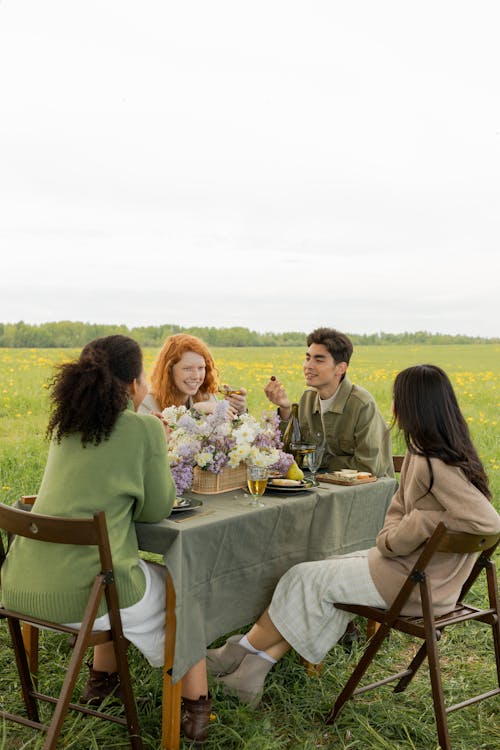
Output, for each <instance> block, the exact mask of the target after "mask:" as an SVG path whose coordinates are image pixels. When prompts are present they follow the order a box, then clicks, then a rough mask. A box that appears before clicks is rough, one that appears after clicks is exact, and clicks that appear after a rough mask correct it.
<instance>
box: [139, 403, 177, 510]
mask: <svg viewBox="0 0 500 750" xmlns="http://www.w3.org/2000/svg"><path fill="white" fill-rule="evenodd" d="M141 421H143V422H144V425H145V430H146V450H145V452H144V468H143V485H144V492H143V495H142V497H140V498H137V503H136V506H135V512H134V521H141V522H142V523H156V522H158V521H161V520H162V518H166V516H168V515H169V514H170V511H171V510H172V506H173V504H174V500H175V494H176V493H175V484H174V480H173V479H172V474H171V473H170V468H169V465H168V454H167V441H166V438H165V431H164V429H163V426H162V424H161V422H160V420H159V419H157V418H156V417H150V416H144V417H143V418H142V420H141Z"/></svg>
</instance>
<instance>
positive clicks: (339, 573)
mask: <svg viewBox="0 0 500 750" xmlns="http://www.w3.org/2000/svg"><path fill="white" fill-rule="evenodd" d="M367 556H368V550H361V551H359V552H352V553H350V554H347V555H339V556H337V557H330V558H328V559H327V560H319V561H318V562H306V563H299V565H294V566H293V568H290V570H288V571H287V572H286V573H285V575H284V576H282V577H281V578H280V580H279V581H278V585H277V586H276V589H275V592H274V594H273V598H272V600H271V604H270V606H269V616H270V618H271V620H272V622H273V624H274V626H275V627H276V628H277V629H278V630H279V632H280V633H281V635H282V636H283V638H284V639H285V640H286V641H288V643H289V644H290V645H291V646H292V648H294V649H295V651H297V652H298V653H299V654H300V655H301V656H302V657H304V659H307V661H310V662H311V663H313V664H318V663H319V662H321V661H323V659H324V657H325V656H326V654H327V653H328V652H329V651H330V649H331V648H332V647H333V646H334V645H335V644H336V643H337V641H338V640H339V638H341V637H342V635H343V634H344V632H345V629H346V627H347V624H348V623H349V622H350V621H351V620H352V619H353V617H354V615H352V614H350V613H349V612H343V611H342V610H340V609H336V607H335V603H337V602H338V603H339V604H340V603H342V604H347V603H351V604H369V605H370V606H373V607H381V608H383V609H385V608H387V604H386V602H385V601H384V600H383V599H382V597H381V596H380V594H379V593H378V590H377V589H376V588H375V584H374V583H373V581H372V578H371V576H370V571H369V568H368V557H367Z"/></svg>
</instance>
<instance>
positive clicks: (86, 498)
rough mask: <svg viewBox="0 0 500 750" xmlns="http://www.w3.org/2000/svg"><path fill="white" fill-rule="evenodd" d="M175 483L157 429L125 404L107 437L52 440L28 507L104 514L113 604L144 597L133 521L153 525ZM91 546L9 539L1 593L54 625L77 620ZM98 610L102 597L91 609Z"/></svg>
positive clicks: (95, 564) (94, 559) (91, 563)
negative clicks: (115, 594)
mask: <svg viewBox="0 0 500 750" xmlns="http://www.w3.org/2000/svg"><path fill="white" fill-rule="evenodd" d="M174 498H175V485H174V482H173V480H172V477H171V474H170V469H169V467H168V459H167V446H166V440H165V433H164V430H163V427H162V425H161V423H160V421H159V420H158V419H157V418H156V417H153V416H149V415H142V414H136V413H135V412H134V411H133V409H132V408H131V405H130V406H129V408H128V409H126V410H125V411H124V412H123V413H122V414H121V415H120V416H119V418H118V420H117V422H116V425H115V427H114V429H113V432H112V433H111V436H110V437H109V439H108V440H104V441H103V442H102V443H100V444H99V445H97V446H95V445H87V446H86V447H83V446H82V443H81V439H80V436H79V435H71V436H69V437H65V438H63V439H62V440H61V442H60V443H59V444H58V443H56V442H54V441H53V442H52V443H51V445H50V449H49V455H48V459H47V465H46V467H45V473H44V476H43V479H42V483H41V486H40V490H39V493H38V498H37V500H36V503H35V505H34V507H33V510H34V511H36V512H39V513H45V514H49V515H56V516H69V517H71V518H76V517H88V516H92V514H93V513H94V511H96V510H104V511H105V512H106V522H107V526H108V533H109V538H110V545H111V553H112V556H113V567H114V570H115V578H116V582H117V588H118V595H119V600H120V607H122V608H125V607H130V606H131V605H132V604H135V603H136V602H138V601H139V600H140V599H141V598H142V597H143V595H144V592H145V588H146V584H145V580H144V574H143V573H142V571H141V569H140V567H139V564H138V559H139V552H138V546H137V538H136V534H135V527H134V522H135V521H142V522H145V523H155V522H157V521H160V520H161V519H162V518H165V516H167V515H168V514H169V513H170V510H171V508H172V504H173V501H174ZM98 570H99V558H98V555H97V554H96V548H91V547H79V546H75V547H71V546H66V545H61V544H50V543H44V542H35V541H32V540H31V539H24V538H21V537H18V538H16V539H15V540H14V542H13V544H12V547H11V549H10V551H9V553H8V556H7V559H6V561H5V563H4V565H3V568H2V580H1V598H2V601H3V603H4V604H5V605H6V606H7V607H11V608H12V609H15V610H17V611H20V612H26V613H29V614H32V615H34V616H38V617H41V618H44V619H52V620H54V621H55V622H80V621H81V619H82V616H83V611H84V608H85V604H86V600H87V597H88V594H89V591H90V587H91V584H92V581H93V578H94V576H95V574H96V572H98ZM105 611H106V607H105V603H104V602H103V604H102V606H101V609H100V610H99V614H100V615H101V614H104V613H105Z"/></svg>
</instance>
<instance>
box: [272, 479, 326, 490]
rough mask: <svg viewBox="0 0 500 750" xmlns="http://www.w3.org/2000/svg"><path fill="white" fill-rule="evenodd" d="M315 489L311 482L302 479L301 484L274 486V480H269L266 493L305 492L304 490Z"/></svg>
mask: <svg viewBox="0 0 500 750" xmlns="http://www.w3.org/2000/svg"><path fill="white" fill-rule="evenodd" d="M312 487H314V485H313V483H312V482H311V481H310V480H307V479H302V480H301V482H300V484H291V485H283V484H273V483H272V480H269V481H268V483H267V487H266V492H267V491H268V490H269V492H304V490H310V489H311V488H312Z"/></svg>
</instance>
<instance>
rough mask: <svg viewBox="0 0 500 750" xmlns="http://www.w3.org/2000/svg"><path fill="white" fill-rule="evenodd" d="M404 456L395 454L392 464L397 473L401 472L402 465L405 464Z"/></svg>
mask: <svg viewBox="0 0 500 750" xmlns="http://www.w3.org/2000/svg"><path fill="white" fill-rule="evenodd" d="M404 458H405V457H404V456H393V457H392V465H393V467H394V471H395V473H396V474H400V473H401V467H402V466H403V461H404Z"/></svg>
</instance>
